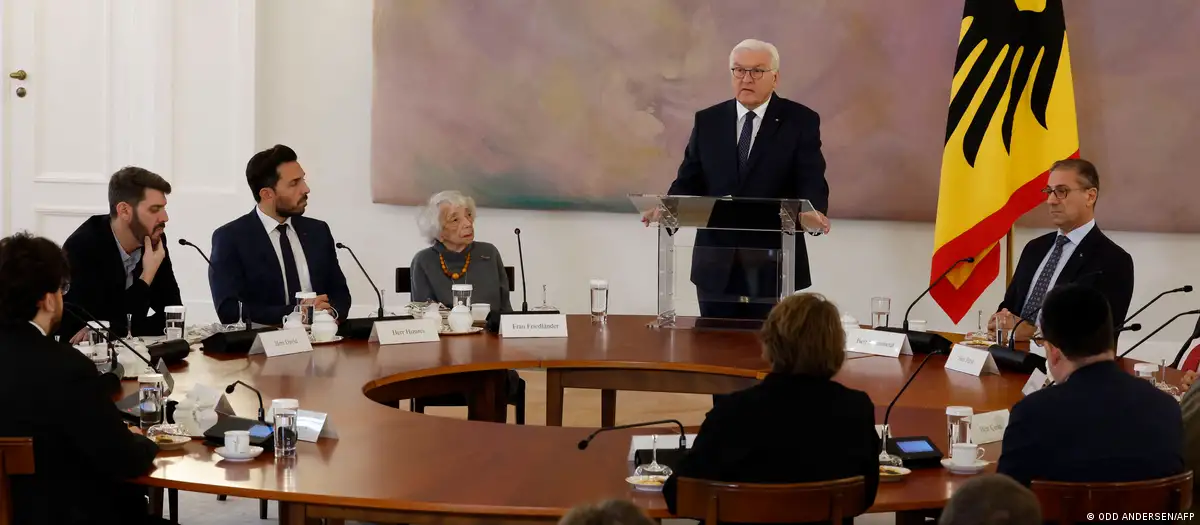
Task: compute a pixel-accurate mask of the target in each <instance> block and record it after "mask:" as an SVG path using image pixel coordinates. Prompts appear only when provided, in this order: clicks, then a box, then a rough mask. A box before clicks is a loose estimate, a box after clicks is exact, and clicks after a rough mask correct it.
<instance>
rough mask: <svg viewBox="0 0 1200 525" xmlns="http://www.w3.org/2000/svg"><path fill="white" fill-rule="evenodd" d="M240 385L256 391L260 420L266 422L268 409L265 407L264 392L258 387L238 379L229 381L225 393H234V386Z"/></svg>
mask: <svg viewBox="0 0 1200 525" xmlns="http://www.w3.org/2000/svg"><path fill="white" fill-rule="evenodd" d="M238 385H242V386H244V387H246V388H249V389H250V391H251V392H254V394H255V395H257V396H258V421H259V422H260V423H266V422H267V411H266V410H264V408H263V401H262V392H259V391H258V389H257V388H254V387H252V386H250V385H247V384H246V383H243V382H242V381H240V380H238V381H234V382H232V383H229V386H227V387H225V393H226V394H232V393H233V388H234V387H236V386H238Z"/></svg>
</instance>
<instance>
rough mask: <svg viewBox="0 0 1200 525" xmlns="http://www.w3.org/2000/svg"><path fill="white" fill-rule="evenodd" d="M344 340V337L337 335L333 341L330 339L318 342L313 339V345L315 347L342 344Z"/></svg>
mask: <svg viewBox="0 0 1200 525" xmlns="http://www.w3.org/2000/svg"><path fill="white" fill-rule="evenodd" d="M342 339H344V338H343V337H342V336H340V335H335V336H333V339H330V340H328V341H317V340H316V339H313V342H312V344H313V346H321V345H331V344H334V343H340V342H341V341H342Z"/></svg>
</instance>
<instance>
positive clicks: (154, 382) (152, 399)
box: [138, 374, 166, 430]
mask: <svg viewBox="0 0 1200 525" xmlns="http://www.w3.org/2000/svg"><path fill="white" fill-rule="evenodd" d="M164 397H165V396H163V376H162V374H143V375H141V376H139V377H138V411H139V412H140V415H139V418H140V426H141V429H142V430H147V429H149V428H150V427H152V426H154V425H158V424H161V423H162V422H163V413H164V411H165V408H166V405H165V404H164V403H165V400H164Z"/></svg>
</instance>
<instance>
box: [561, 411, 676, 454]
mask: <svg viewBox="0 0 1200 525" xmlns="http://www.w3.org/2000/svg"><path fill="white" fill-rule="evenodd" d="M666 423H673V424H674V425H675V426H677V427H679V449H680V450H687V435H686V433H685V432H684V429H683V423H680V422H679V420H677V419H660V420H658V421H645V422H642V423H630V424H628V425H617V426H614V427H604V428H600V429H596V431H595V432H592V433H591V434H588V437H587V438H586V439H583V440H580V441H579V450H585V449H587V448H588V445H589V444H591V442H592V440H593V439H596V436H598V435H600V434H603V433H605V432H608V431H610V430H624V429H627V428H639V427H649V426H654V425H662V424H666Z"/></svg>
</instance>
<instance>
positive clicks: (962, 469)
mask: <svg viewBox="0 0 1200 525" xmlns="http://www.w3.org/2000/svg"><path fill="white" fill-rule="evenodd" d="M989 463H991V462H990V461H984V460H982V459H977V460H975V464H974V465H955V464H954V463H951V462H950V458H944V459H942V466H943V467H946V468H947V469H949V470H950V473H951V474H978V473H980V472H983V469H984V467H987V466H988V464H989Z"/></svg>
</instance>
